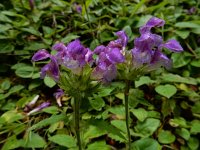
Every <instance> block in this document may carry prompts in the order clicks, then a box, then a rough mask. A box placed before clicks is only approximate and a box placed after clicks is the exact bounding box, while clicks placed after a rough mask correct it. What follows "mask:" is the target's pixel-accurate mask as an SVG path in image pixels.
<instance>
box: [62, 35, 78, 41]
mask: <svg viewBox="0 0 200 150" xmlns="http://www.w3.org/2000/svg"><path fill="white" fill-rule="evenodd" d="M77 38H79V36H78V35H74V34H68V35H67V36H66V37H64V38H63V39H61V42H63V43H69V42H70V41H71V40H74V39H77Z"/></svg>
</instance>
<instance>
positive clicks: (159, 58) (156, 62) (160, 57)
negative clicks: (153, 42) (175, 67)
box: [148, 50, 172, 71]
mask: <svg viewBox="0 0 200 150" xmlns="http://www.w3.org/2000/svg"><path fill="white" fill-rule="evenodd" d="M161 66H163V67H165V68H166V69H170V68H171V66H172V62H171V60H170V59H169V58H168V57H167V56H166V55H164V54H163V53H161V52H160V51H159V50H157V51H154V55H153V57H152V60H151V63H150V65H149V69H148V70H149V71H152V70H156V69H158V68H160V67H161Z"/></svg>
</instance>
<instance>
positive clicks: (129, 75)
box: [32, 17, 183, 150]
mask: <svg viewBox="0 0 200 150" xmlns="http://www.w3.org/2000/svg"><path fill="white" fill-rule="evenodd" d="M164 23H165V22H164V20H162V19H159V18H156V17H152V18H151V19H150V20H149V21H148V22H147V23H146V24H145V25H144V26H142V27H140V30H139V31H140V34H141V36H140V37H138V38H136V39H135V40H134V47H133V48H132V49H131V50H127V48H126V47H127V43H128V40H129V39H128V36H127V35H126V33H125V32H124V31H118V32H117V33H116V35H117V36H118V39H116V40H114V41H110V42H109V43H108V45H107V46H104V45H99V46H97V47H96V48H95V49H94V50H93V51H92V50H90V49H89V48H87V47H85V46H83V45H82V44H81V42H80V40H79V39H76V40H74V41H72V42H70V43H68V44H67V45H65V44H64V43H56V44H55V45H53V47H52V50H54V51H56V52H55V54H50V53H49V52H48V51H47V50H45V49H41V50H39V51H38V52H37V53H35V55H34V56H33V57H32V60H33V61H40V60H45V59H47V58H48V59H50V61H49V63H47V64H46V65H45V66H44V67H43V68H42V69H41V78H44V77H45V76H49V77H51V78H52V79H53V80H54V81H55V82H56V83H57V85H58V86H59V87H60V90H59V91H58V92H57V93H55V96H56V97H57V98H59V97H60V96H62V95H63V94H64V93H66V94H68V95H70V96H71V97H72V98H73V107H74V126H75V132H76V138H77V144H78V147H79V150H81V149H82V144H81V137H80V118H81V117H80V112H79V108H80V102H81V101H83V100H84V99H87V98H88V97H90V96H91V95H92V94H93V93H95V92H96V91H97V90H98V88H99V86H100V85H103V86H106V85H107V84H109V83H111V82H112V81H113V79H116V78H117V79H118V80H121V81H122V82H124V83H125V84H126V86H125V89H124V98H125V113H126V127H127V146H126V147H127V149H131V135H130V130H129V107H128V97H129V90H130V84H131V82H132V81H135V80H136V79H137V78H138V77H140V76H142V75H144V74H146V73H149V72H151V71H154V70H156V69H158V68H160V67H165V68H167V69H168V68H170V66H171V64H172V62H171V60H170V59H169V58H168V57H167V56H166V55H165V54H163V53H162V49H163V48H167V49H169V50H171V51H172V52H181V51H183V49H182V47H181V46H180V44H179V43H178V42H177V41H176V40H174V39H172V40H168V41H167V42H164V41H163V39H162V37H161V36H160V35H157V34H153V33H152V32H151V29H152V28H154V27H161V26H163V25H164Z"/></svg>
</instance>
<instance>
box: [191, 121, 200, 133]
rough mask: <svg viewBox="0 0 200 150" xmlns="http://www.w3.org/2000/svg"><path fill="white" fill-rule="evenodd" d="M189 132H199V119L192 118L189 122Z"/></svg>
mask: <svg viewBox="0 0 200 150" xmlns="http://www.w3.org/2000/svg"><path fill="white" fill-rule="evenodd" d="M190 132H191V134H197V133H200V121H199V120H193V121H192V122H191V129H190Z"/></svg>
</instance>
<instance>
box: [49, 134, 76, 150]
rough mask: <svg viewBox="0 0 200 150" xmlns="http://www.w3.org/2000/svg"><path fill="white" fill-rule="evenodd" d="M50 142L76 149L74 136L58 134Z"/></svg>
mask: <svg viewBox="0 0 200 150" xmlns="http://www.w3.org/2000/svg"><path fill="white" fill-rule="evenodd" d="M49 140H50V141H52V142H54V143H56V144H58V145H61V146H65V147H68V148H72V147H76V141H75V139H74V138H73V137H72V136H69V135H65V134H57V135H54V136H52V137H50V138H49Z"/></svg>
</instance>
